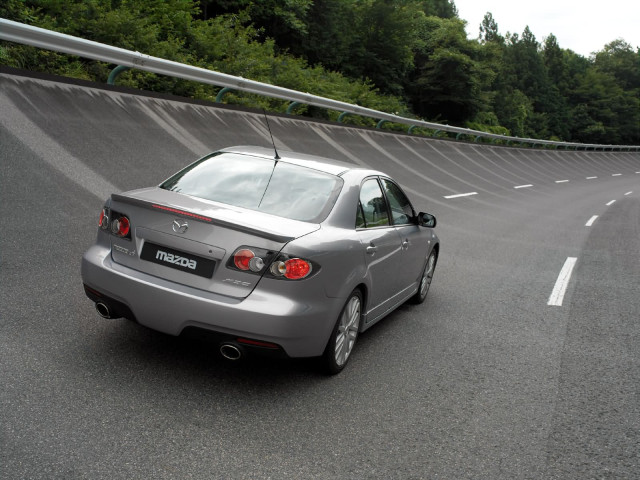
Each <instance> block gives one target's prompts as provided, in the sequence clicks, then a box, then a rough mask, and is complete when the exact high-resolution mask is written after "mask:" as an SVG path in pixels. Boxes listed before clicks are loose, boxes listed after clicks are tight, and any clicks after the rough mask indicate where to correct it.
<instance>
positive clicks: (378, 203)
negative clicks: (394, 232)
mask: <svg viewBox="0 0 640 480" xmlns="http://www.w3.org/2000/svg"><path fill="white" fill-rule="evenodd" d="M358 210H359V211H360V212H359V214H358V219H357V220H356V221H357V222H358V223H359V224H360V225H362V219H364V228H373V227H383V226H388V225H389V212H388V210H387V202H386V201H385V199H384V194H383V193H382V190H381V189H380V184H379V183H378V180H377V179H375V178H372V179H369V180H367V181H365V182H364V183H363V184H362V187H361V188H360V203H359V205H358ZM360 217H362V218H360ZM358 228H362V227H360V226H358Z"/></svg>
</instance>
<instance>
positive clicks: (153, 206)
mask: <svg viewBox="0 0 640 480" xmlns="http://www.w3.org/2000/svg"><path fill="white" fill-rule="evenodd" d="M111 199H112V201H115V202H119V203H128V204H130V205H135V206H137V207H142V208H146V209H149V210H160V211H164V212H167V213H171V214H173V215H176V216H178V217H182V218H188V219H190V220H195V221H196V222H202V223H207V224H209V225H218V226H221V227H225V228H229V229H232V230H236V231H239V232H244V233H249V234H251V235H255V236H258V237H262V238H266V239H267V240H273V241H276V242H280V243H288V242H290V241H291V240H293V239H295V237H292V236H289V235H280V234H277V233H275V232H266V231H264V230H260V229H257V228H252V227H250V226H248V225H244V224H240V223H234V222H229V221H227V220H221V219H219V218H215V217H209V216H206V215H201V214H199V213H195V212H190V211H188V210H183V209H179V208H176V207H171V206H169V205H162V204H161V203H158V202H150V201H147V200H140V199H139V198H133V197H129V196H126V195H121V194H117V193H114V194H112V195H111Z"/></svg>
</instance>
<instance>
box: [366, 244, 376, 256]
mask: <svg viewBox="0 0 640 480" xmlns="http://www.w3.org/2000/svg"><path fill="white" fill-rule="evenodd" d="M376 250H378V247H376V246H375V245H369V246H368V247H367V253H368V254H369V255H373V254H374V253H376Z"/></svg>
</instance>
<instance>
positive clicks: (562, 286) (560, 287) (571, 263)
mask: <svg viewBox="0 0 640 480" xmlns="http://www.w3.org/2000/svg"><path fill="white" fill-rule="evenodd" d="M577 261H578V259H577V258H576V257H567V260H566V261H565V262H564V266H563V267H562V270H560V274H559V275H558V280H556V284H555V286H554V287H553V291H552V292H551V296H550V297H549V301H548V302H547V305H552V306H554V307H561V306H562V301H563V300H564V294H565V292H566V291H567V286H569V280H571V272H573V267H575V265H576V262H577Z"/></svg>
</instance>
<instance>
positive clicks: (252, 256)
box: [227, 246, 319, 280]
mask: <svg viewBox="0 0 640 480" xmlns="http://www.w3.org/2000/svg"><path fill="white" fill-rule="evenodd" d="M227 267H228V268H231V269H232V270H240V271H242V272H247V273H253V274H257V275H262V274H266V275H267V276H269V277H272V278H281V279H287V280H302V279H303V278H308V277H309V276H310V275H312V273H313V274H315V273H317V272H318V270H319V266H318V265H317V264H315V263H313V262H311V261H310V260H305V259H303V258H297V257H290V256H288V255H285V254H279V255H277V253H276V252H273V251H268V250H265V249H262V248H256V247H247V246H243V247H240V248H238V249H236V251H235V252H233V254H232V255H231V257H230V258H229V261H228V262H227Z"/></svg>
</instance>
